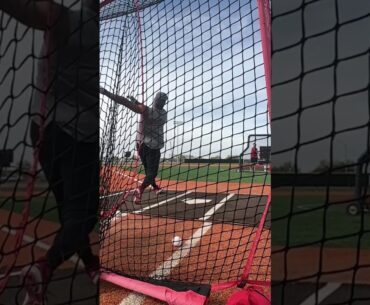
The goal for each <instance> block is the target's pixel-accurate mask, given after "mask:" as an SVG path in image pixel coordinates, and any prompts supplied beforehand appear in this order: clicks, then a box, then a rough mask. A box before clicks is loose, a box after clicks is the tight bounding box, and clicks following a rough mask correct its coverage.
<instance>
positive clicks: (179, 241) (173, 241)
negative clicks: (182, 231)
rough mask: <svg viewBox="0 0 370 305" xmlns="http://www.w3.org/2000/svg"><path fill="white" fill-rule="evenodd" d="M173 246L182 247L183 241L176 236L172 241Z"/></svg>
mask: <svg viewBox="0 0 370 305" xmlns="http://www.w3.org/2000/svg"><path fill="white" fill-rule="evenodd" d="M172 244H173V245H174V246H175V247H180V246H181V244H182V240H181V238H180V237H179V236H175V237H174V238H173V239H172Z"/></svg>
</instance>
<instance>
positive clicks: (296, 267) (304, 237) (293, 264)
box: [272, 1, 370, 305]
mask: <svg viewBox="0 0 370 305" xmlns="http://www.w3.org/2000/svg"><path fill="white" fill-rule="evenodd" d="M277 2H279V1H277ZM281 2H283V1H281ZM275 4H276V5H273V7H272V24H273V25H274V26H273V29H274V31H273V32H274V35H273V37H274V39H273V43H272V59H273V62H272V65H273V69H272V70H273V71H277V72H276V74H275V73H273V75H274V80H273V87H272V88H273V96H274V105H275V106H276V108H274V112H273V118H272V122H273V130H274V134H276V140H275V141H274V146H273V160H274V162H273V172H274V175H275V176H274V180H273V181H274V183H273V194H274V213H273V228H274V238H273V246H274V247H273V249H274V251H273V266H274V275H275V271H276V277H274V280H276V281H277V282H276V285H274V286H273V289H274V292H273V295H274V302H276V304H328V305H329V304H362V303H363V304H367V303H369V301H370V295H369V285H370V281H369V276H368V274H369V273H368V271H369V266H370V260H369V258H370V255H369V245H370V226H369V224H370V222H369V220H370V219H369V214H368V169H369V168H368V167H369V160H370V159H369V118H370V116H369V40H368V39H367V40H366V39H365V40H364V39H362V38H363V37H366V35H367V34H366V30H365V27H364V25H365V24H366V25H367V24H369V22H370V6H369V3H368V2H367V1H358V2H357V3H356V5H353V3H350V2H348V1H296V2H291V3H289V4H288V3H286V2H285V3H281V4H280V5H279V4H278V3H275Z"/></svg>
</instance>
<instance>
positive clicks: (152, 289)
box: [100, 0, 271, 305]
mask: <svg viewBox="0 0 370 305" xmlns="http://www.w3.org/2000/svg"><path fill="white" fill-rule="evenodd" d="M162 1H163V0H161V1H152V2H153V3H151V4H148V5H147V6H146V5H145V4H144V5H141V6H140V4H138V0H134V3H135V5H134V6H135V7H134V8H132V9H131V10H127V11H126V12H124V11H122V12H119V13H116V14H112V15H111V17H110V18H116V17H119V16H122V15H125V14H130V13H135V14H136V16H137V19H138V23H139V30H138V32H139V36H140V37H141V35H142V31H141V29H140V10H142V9H145V8H146V7H148V6H150V5H154V4H158V3H160V2H162ZM113 2H114V0H106V1H101V6H100V7H101V8H103V7H104V6H106V5H109V4H112V3H113ZM144 2H145V1H144ZM257 3H258V5H257V6H258V11H259V17H260V18H259V24H260V31H261V40H262V53H263V58H264V70H265V81H266V91H267V96H268V98H267V100H268V103H267V104H268V111H267V112H268V116H269V119H270V120H271V113H270V111H271V78H270V74H271V65H270V53H271V48H270V41H271V34H270V2H269V0H257ZM107 19H109V18H108V17H106V16H104V14H103V17H101V20H107ZM141 39H142V37H141V38H140V40H141ZM139 45H140V52H141V64H142V66H141V69H142V71H144V68H143V61H142V58H143V54H142V52H143V48H142V46H141V42H140V43H139ZM118 70H120V69H118ZM143 74H144V72H142V74H141V77H142V98H143V103H144V91H145V90H144V77H143ZM267 136H268V137H269V136H270V135H267ZM248 144H249V137H248ZM126 194H128V193H126ZM126 199H127V197H123V200H122V202H123V203H124V202H125V200H126ZM122 202H121V203H122ZM270 204H271V196H270V194H269V195H268V200H267V204H266V206H265V208H264V210H263V215H262V217H261V220H260V222H259V224H258V229H257V232H256V238H255V239H254V240H253V244H252V249H251V253H250V255H249V257H248V261H247V263H246V266H245V268H244V271H243V275H242V276H241V278H240V279H239V280H237V281H231V282H225V283H218V284H212V285H211V287H210V289H211V290H212V291H220V290H224V289H227V288H230V287H235V286H238V287H240V288H244V287H245V286H246V285H247V284H251V285H261V286H266V287H268V286H269V285H270V281H256V280H250V279H249V277H250V272H251V268H252V264H253V260H254V256H255V254H256V251H257V247H258V245H259V243H260V239H261V234H262V230H263V228H264V225H265V222H266V219H267V215H268V212H269V208H270ZM114 210H115V211H116V209H114ZM270 262H271V260H269V264H270ZM101 279H102V280H105V281H108V282H111V283H114V284H116V285H119V286H121V287H123V288H127V289H130V290H134V291H136V292H139V293H143V294H145V295H148V296H151V297H154V298H156V299H159V300H162V301H166V302H168V303H169V304H199V305H200V304H206V302H207V298H208V296H209V292H210V290H209V289H208V288H207V287H204V286H203V289H205V291H203V293H200V294H198V295H197V294H194V291H196V290H202V287H200V286H197V287H196V288H188V289H190V290H189V291H187V292H179V290H182V289H184V287H182V288H181V285H182V286H184V284H180V288H179V287H177V288H176V289H175V290H173V289H170V288H168V287H170V286H171V284H169V283H168V282H167V281H158V282H156V281H152V282H155V284H154V285H153V284H151V283H148V282H142V281H138V280H136V279H133V278H130V277H127V276H123V275H118V274H114V273H111V272H107V271H106V270H104V269H103V270H102V274H101ZM185 287H186V285H185Z"/></svg>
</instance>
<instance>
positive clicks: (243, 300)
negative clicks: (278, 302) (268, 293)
mask: <svg viewBox="0 0 370 305" xmlns="http://www.w3.org/2000/svg"><path fill="white" fill-rule="evenodd" d="M226 305H271V301H270V300H269V299H268V298H266V297H265V296H264V295H263V293H262V292H260V291H259V289H257V288H255V287H248V288H247V289H243V290H240V291H238V292H235V293H234V294H233V295H232V296H231V297H230V298H229V300H228V301H227V303H226Z"/></svg>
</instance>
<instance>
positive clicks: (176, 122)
mask: <svg viewBox="0 0 370 305" xmlns="http://www.w3.org/2000/svg"><path fill="white" fill-rule="evenodd" d="M183 124H184V122H182V121H175V146H176V142H177V149H176V151H177V162H179V160H180V156H179V146H178V145H179V141H178V140H176V128H177V127H178V126H181V125H183Z"/></svg>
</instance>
